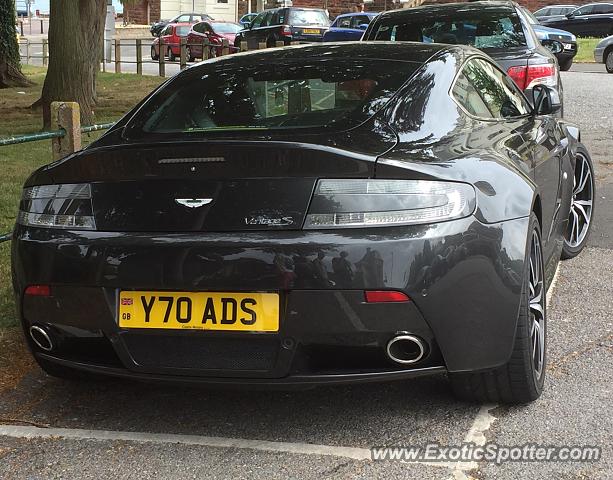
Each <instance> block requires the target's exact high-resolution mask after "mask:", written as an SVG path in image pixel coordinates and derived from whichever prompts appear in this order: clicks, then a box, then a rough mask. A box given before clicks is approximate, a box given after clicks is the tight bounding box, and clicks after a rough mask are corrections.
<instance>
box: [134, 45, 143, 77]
mask: <svg viewBox="0 0 613 480" xmlns="http://www.w3.org/2000/svg"><path fill="white" fill-rule="evenodd" d="M136 74H137V75H142V74H143V41H142V40H141V39H140V38H137V39H136Z"/></svg>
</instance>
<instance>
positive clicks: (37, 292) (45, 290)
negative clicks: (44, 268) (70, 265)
mask: <svg viewBox="0 0 613 480" xmlns="http://www.w3.org/2000/svg"><path fill="white" fill-rule="evenodd" d="M25 294H26V295H32V296H36V297H49V296H51V287H49V285H29V286H28V287H26V291H25Z"/></svg>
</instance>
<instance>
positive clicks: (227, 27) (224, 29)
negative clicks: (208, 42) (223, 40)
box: [213, 23, 243, 33]
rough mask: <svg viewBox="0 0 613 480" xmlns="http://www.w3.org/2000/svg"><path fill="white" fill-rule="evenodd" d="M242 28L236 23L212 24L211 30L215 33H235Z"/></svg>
mask: <svg viewBox="0 0 613 480" xmlns="http://www.w3.org/2000/svg"><path fill="white" fill-rule="evenodd" d="M242 28H243V27H241V26H240V25H237V24H236V23H214V24H213V30H215V31H216V32H217V33H236V32H238V31H239V30H242Z"/></svg>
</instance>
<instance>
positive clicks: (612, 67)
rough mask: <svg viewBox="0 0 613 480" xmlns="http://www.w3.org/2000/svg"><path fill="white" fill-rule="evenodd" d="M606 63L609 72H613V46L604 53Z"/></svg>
mask: <svg viewBox="0 0 613 480" xmlns="http://www.w3.org/2000/svg"><path fill="white" fill-rule="evenodd" d="M604 65H605V68H606V69H607V72H609V73H613V48H609V49H608V50H607V51H606V52H605V54H604Z"/></svg>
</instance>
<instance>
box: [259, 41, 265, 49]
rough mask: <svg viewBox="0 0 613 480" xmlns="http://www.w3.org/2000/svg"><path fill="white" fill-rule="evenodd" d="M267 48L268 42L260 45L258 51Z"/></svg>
mask: <svg viewBox="0 0 613 480" xmlns="http://www.w3.org/2000/svg"><path fill="white" fill-rule="evenodd" d="M265 48H266V42H260V43H258V50H264V49H265Z"/></svg>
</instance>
